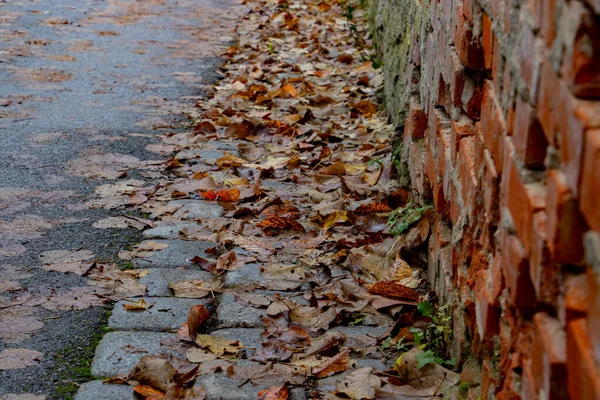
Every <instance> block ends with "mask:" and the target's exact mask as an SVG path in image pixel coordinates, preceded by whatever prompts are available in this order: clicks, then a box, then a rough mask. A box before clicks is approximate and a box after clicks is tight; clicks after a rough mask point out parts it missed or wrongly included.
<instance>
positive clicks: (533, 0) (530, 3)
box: [527, 0, 544, 28]
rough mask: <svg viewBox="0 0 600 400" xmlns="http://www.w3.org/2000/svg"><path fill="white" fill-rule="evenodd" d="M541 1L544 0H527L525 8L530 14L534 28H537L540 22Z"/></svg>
mask: <svg viewBox="0 0 600 400" xmlns="http://www.w3.org/2000/svg"><path fill="white" fill-rule="evenodd" d="M542 2H544V0H527V9H528V10H529V13H530V14H531V17H532V21H533V26H534V28H539V27H540V24H541V22H542Z"/></svg>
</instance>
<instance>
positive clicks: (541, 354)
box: [531, 312, 568, 399]
mask: <svg viewBox="0 0 600 400" xmlns="http://www.w3.org/2000/svg"><path fill="white" fill-rule="evenodd" d="M533 323H534V332H535V333H534V339H533V347H532V349H531V370H532V374H533V378H534V383H535V387H536V390H537V391H539V392H540V393H541V394H542V397H543V398H547V399H568V396H567V387H566V380H565V377H566V374H567V371H566V362H567V341H566V336H565V331H564V330H563V328H562V326H561V324H560V321H559V320H558V319H556V318H553V317H552V316H550V315H549V314H547V313H545V312H540V313H537V314H535V315H534V316H533Z"/></svg>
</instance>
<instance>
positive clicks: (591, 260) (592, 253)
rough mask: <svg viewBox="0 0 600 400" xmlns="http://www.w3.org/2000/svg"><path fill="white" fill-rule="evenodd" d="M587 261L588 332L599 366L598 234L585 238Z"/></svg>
mask: <svg viewBox="0 0 600 400" xmlns="http://www.w3.org/2000/svg"><path fill="white" fill-rule="evenodd" d="M585 247H586V249H585V258H586V260H587V263H588V266H587V289H588V290H587V304H586V312H587V316H588V331H589V332H590V340H591V342H592V348H593V351H594V358H595V361H596V364H597V365H600V233H598V232H594V231H590V232H588V233H587V234H586V236H585Z"/></svg>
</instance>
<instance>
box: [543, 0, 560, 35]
mask: <svg viewBox="0 0 600 400" xmlns="http://www.w3.org/2000/svg"><path fill="white" fill-rule="evenodd" d="M540 3H541V8H542V10H541V18H540V28H541V29H540V31H541V33H542V36H543V38H544V40H545V41H546V44H547V45H548V46H552V43H553V42H554V38H555V37H556V21H557V7H556V4H557V0H541V1H540Z"/></svg>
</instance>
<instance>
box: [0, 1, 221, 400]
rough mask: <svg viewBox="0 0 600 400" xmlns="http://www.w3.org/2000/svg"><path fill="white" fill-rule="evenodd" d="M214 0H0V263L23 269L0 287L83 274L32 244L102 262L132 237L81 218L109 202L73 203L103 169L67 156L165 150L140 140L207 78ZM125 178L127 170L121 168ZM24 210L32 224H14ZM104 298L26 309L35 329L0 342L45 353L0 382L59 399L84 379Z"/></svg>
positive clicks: (53, 282) (12, 389) (181, 108)
mask: <svg viewBox="0 0 600 400" xmlns="http://www.w3.org/2000/svg"><path fill="white" fill-rule="evenodd" d="M218 3H220V4H217V2H216V1H212V0H183V1H173V0H164V1H161V0H147V1H146V0H144V1H142V0H140V1H135V0H123V1H121V0H117V1H115V0H109V1H100V0H34V1H30V0H24V1H17V0H14V1H13V0H7V1H2V0H0V162H1V164H0V267H2V268H4V270H5V271H7V270H8V271H10V269H11V268H13V267H19V268H25V269H26V270H27V272H28V273H29V274H30V275H31V276H30V277H28V278H25V279H20V280H19V283H20V285H21V286H22V287H23V289H22V290H18V291H7V292H4V293H2V292H1V291H0V298H2V299H4V300H7V301H8V300H10V299H14V298H18V297H19V296H23V295H24V294H25V293H29V294H43V295H47V294H49V293H53V292H59V291H64V290H68V289H69V288H72V287H78V286H85V281H86V279H85V278H84V277H79V276H77V275H74V274H65V273H60V272H51V271H45V270H43V269H41V268H39V267H40V264H41V263H40V261H39V255H40V253H42V252H44V251H48V250H62V249H66V250H74V249H79V248H82V249H88V250H91V251H92V252H94V253H95V254H96V256H97V258H98V259H101V260H114V259H115V256H116V254H117V252H118V251H119V250H121V249H123V248H124V247H126V246H127V245H129V244H132V243H135V242H136V241H139V238H140V234H139V232H137V231H134V230H131V229H96V228H93V227H92V223H93V222H94V221H96V220H98V219H102V218H106V217H107V216H111V215H121V214H122V211H119V210H112V211H108V210H103V209H95V210H90V209H87V207H85V206H84V203H85V202H86V201H87V200H89V199H90V198H93V197H94V188H95V187H96V186H98V185H100V184H105V183H111V182H114V181H112V180H106V179H97V178H93V177H85V176H83V177H82V176H76V175H74V174H73V173H72V171H71V170H70V169H69V168H68V167H69V165H73V164H75V165H77V164H80V165H85V163H86V158H87V157H88V156H90V155H98V154H106V153H112V154H117V155H128V156H133V157H136V158H138V159H140V160H163V159H165V158H166V157H167V155H166V154H157V153H154V152H152V151H149V150H147V149H146V148H145V147H146V146H147V145H148V144H151V143H156V142H158V141H159V140H158V138H157V135H161V134H164V133H166V132H175V131H178V130H181V129H189V120H188V118H187V113H188V111H189V110H190V109H191V108H192V106H193V104H194V101H195V100H196V99H198V98H201V97H202V96H203V94H202V86H203V84H206V83H209V82H211V81H213V80H215V79H216V75H215V70H216V68H217V66H218V64H219V59H218V58H217V56H218V54H219V51H220V50H222V49H223V48H224V47H223V46H224V45H225V43H226V42H227V39H228V38H227V36H226V35H224V33H223V32H226V29H225V28H223V26H222V25H226V23H225V22H224V17H222V16H221V15H225V14H227V9H226V8H225V5H224V4H223V2H218ZM229 6H231V4H230V5H229ZM217 25H220V26H221V27H220V30H219V29H215V27H216V26H217ZM215 35H216V36H218V37H215ZM132 177H135V178H139V177H140V176H139V175H137V174H136V171H135V170H133V171H129V172H128V178H132ZM142 179H146V180H149V179H148V178H147V177H146V178H144V177H142ZM31 220H34V221H43V223H41V224H37V225H36V224H34V225H33V226H32V225H31V224H28V223H25V222H23V223H21V222H19V221H31ZM1 280H2V277H1V276H0V281H1ZM109 309H110V305H109V306H108V307H107V309H106V310H105V309H104V308H102V307H94V308H88V309H85V310H79V311H49V310H46V309H44V308H41V307H39V309H37V311H36V316H37V317H38V318H39V319H40V320H41V321H43V324H44V327H43V328H42V329H40V330H38V331H37V332H36V333H34V334H33V335H31V336H30V337H29V338H27V339H25V340H23V341H20V342H18V343H14V342H11V343H6V342H4V341H2V339H0V351H1V350H2V349H5V348H12V347H15V348H27V349H32V350H37V351H40V352H41V353H43V354H44V356H43V358H42V360H41V361H40V363H39V365H36V366H31V367H27V368H22V369H12V370H2V368H1V366H0V394H7V393H36V394H45V395H47V396H48V398H49V399H50V398H56V399H60V398H69V396H70V393H71V392H72V391H73V390H75V389H76V387H77V386H76V385H74V384H73V382H75V383H77V382H82V381H85V380H86V378H87V376H86V375H87V368H88V367H89V363H90V362H91V356H92V355H93V348H94V344H95V341H96V340H97V339H98V337H99V336H100V335H101V334H102V332H103V331H102V326H103V325H104V324H105V322H106V317H107V314H106V312H107V310H109ZM3 312H6V310H4V309H0V317H2V313H3ZM8 320H9V319H8ZM3 321H4V323H6V321H7V319H6V318H5V319H4V320H3ZM0 330H1V328H0Z"/></svg>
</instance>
